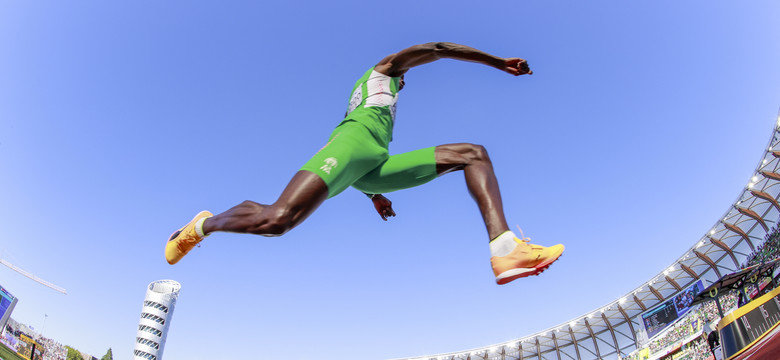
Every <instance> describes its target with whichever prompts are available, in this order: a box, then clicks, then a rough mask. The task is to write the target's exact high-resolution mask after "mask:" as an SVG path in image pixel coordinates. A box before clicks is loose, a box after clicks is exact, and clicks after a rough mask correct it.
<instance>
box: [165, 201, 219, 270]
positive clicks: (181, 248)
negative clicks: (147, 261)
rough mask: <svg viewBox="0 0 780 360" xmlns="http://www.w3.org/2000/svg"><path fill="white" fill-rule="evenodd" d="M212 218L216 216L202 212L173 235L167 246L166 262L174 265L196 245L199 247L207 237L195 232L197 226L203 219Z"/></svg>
mask: <svg viewBox="0 0 780 360" xmlns="http://www.w3.org/2000/svg"><path fill="white" fill-rule="evenodd" d="M212 216H214V214H212V213H210V212H208V211H201V212H199V213H198V215H195V217H194V218H192V220H191V221H190V222H189V223H187V225H184V227H183V228H181V229H179V230H176V231H175V232H174V233H173V234H171V237H170V238H169V239H168V243H166V244H165V260H168V263H169V264H171V265H173V264H175V263H177V262H179V260H181V258H183V257H184V255H187V253H188V252H190V250H192V248H194V247H195V245H198V243H200V242H201V241H202V240H203V239H204V238H205V236H203V237H201V236H200V235H198V233H197V231H195V224H197V223H198V221H200V220H201V219H205V218H210V217H212Z"/></svg>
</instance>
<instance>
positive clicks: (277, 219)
mask: <svg viewBox="0 0 780 360" xmlns="http://www.w3.org/2000/svg"><path fill="white" fill-rule="evenodd" d="M372 139H373V136H372V135H371V133H370V132H369V131H368V129H367V128H366V127H365V126H363V125H361V124H359V123H357V122H345V123H342V124H341V125H340V126H338V127H337V128H336V130H334V131H333V134H331V137H330V140H329V141H328V143H327V144H326V145H325V146H324V147H323V148H322V149H320V151H318V152H317V154H315V155H314V156H313V157H312V158H311V159H309V161H308V162H307V163H306V164H305V165H304V166H303V167H302V168H301V170H300V171H298V173H296V174H295V176H293V178H292V180H290V182H289V184H288V185H287V187H286V188H285V189H284V191H283V192H282V194H281V195H280V196H279V199H278V200H277V201H276V202H274V203H273V204H271V205H264V204H259V203H256V202H254V201H244V202H242V203H240V204H238V205H236V206H234V207H233V208H231V209H229V210H227V211H225V212H223V213H221V214H218V215H216V216H212V214H211V213H210V212H208V211H202V212H200V213H199V214H198V215H196V216H195V218H193V219H192V221H190V222H189V223H188V224H187V225H185V226H184V227H183V228H181V229H179V230H178V231H176V232H174V233H173V235H171V237H170V238H169V240H168V243H167V244H166V247H165V257H166V259H167V260H168V262H169V263H170V264H175V263H176V262H178V261H179V260H180V259H181V258H182V257H184V255H186V254H187V252H189V251H190V250H191V249H192V248H193V247H195V245H197V244H198V243H200V241H201V240H203V238H204V237H206V236H207V235H208V234H210V233H212V232H217V231H225V232H235V233H246V234H256V235H263V236H279V235H282V234H284V233H286V232H287V231H289V230H290V229H292V228H294V227H295V226H297V225H298V224H300V223H301V222H302V221H303V220H304V219H306V218H307V217H308V216H309V215H311V213H312V212H314V210H316V209H317V208H318V207H319V206H320V204H322V202H323V201H325V200H326V199H328V198H329V197H333V196H335V195H337V194H338V193H340V192H341V191H343V190H344V189H346V188H348V187H349V186H350V185H351V184H352V183H353V182H354V181H355V180H356V179H358V178H360V177H361V176H363V175H364V174H365V173H366V172H368V171H370V170H371V169H373V168H375V167H377V166H378V165H379V164H381V163H382V162H384V161H385V159H387V156H388V155H387V149H386V148H384V147H382V146H381V145H379V144H378V143H376V142H372V141H371V140H372Z"/></svg>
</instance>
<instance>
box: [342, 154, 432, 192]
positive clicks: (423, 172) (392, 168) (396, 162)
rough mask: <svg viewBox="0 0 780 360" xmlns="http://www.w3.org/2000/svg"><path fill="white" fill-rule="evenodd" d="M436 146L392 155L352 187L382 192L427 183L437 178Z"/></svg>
mask: <svg viewBox="0 0 780 360" xmlns="http://www.w3.org/2000/svg"><path fill="white" fill-rule="evenodd" d="M435 149H436V148H435V147H429V148H425V149H419V150H415V151H410V152H406V153H402V154H396V155H392V156H390V157H389V158H388V159H387V161H385V162H384V163H383V164H382V165H380V166H379V167H377V168H376V169H373V170H371V171H370V172H368V173H367V174H365V175H363V177H361V178H360V179H358V180H357V181H355V183H353V184H352V187H354V188H356V189H358V190H360V191H362V192H365V193H368V194H382V193H389V192H393V191H396V190H401V189H408V188H411V187H415V186H419V185H422V184H425V183H427V182H429V181H431V180H433V179H435V178H436V176H437V175H438V174H437V172H436V155H435Z"/></svg>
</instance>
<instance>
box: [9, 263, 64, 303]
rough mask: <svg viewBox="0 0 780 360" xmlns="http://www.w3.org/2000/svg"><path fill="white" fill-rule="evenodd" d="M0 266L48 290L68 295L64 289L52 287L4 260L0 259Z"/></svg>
mask: <svg viewBox="0 0 780 360" xmlns="http://www.w3.org/2000/svg"><path fill="white" fill-rule="evenodd" d="M0 264H3V265H5V266H8V267H9V268H10V269H11V270H13V271H16V272H18V273H20V274H22V275H24V276H26V277H28V278H30V279H31V280H33V281H35V282H37V283H39V284H41V285H43V286H46V287H48V288H50V289H52V290H54V291H58V292H61V293H62V294H63V295H68V291H67V290H65V289H63V288H61V287H59V286H57V285H54V284H52V283H50V282H48V281H46V280H43V279H41V278H39V277H37V276H35V275H33V274H30V273H29V272H27V271H24V270H23V269H21V268H19V267H17V266H16V265H14V264H11V263H10V262H8V261H7V260H5V259H2V258H0Z"/></svg>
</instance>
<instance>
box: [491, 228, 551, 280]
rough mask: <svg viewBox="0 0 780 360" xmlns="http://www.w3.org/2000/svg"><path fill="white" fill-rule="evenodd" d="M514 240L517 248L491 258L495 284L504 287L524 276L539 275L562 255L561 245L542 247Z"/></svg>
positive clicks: (524, 240)
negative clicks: (504, 254)
mask: <svg viewBox="0 0 780 360" xmlns="http://www.w3.org/2000/svg"><path fill="white" fill-rule="evenodd" d="M529 240H530V239H522V240H521V239H518V238H515V241H516V242H517V246H516V247H515V248H514V250H512V252H510V253H509V254H507V255H506V256H493V257H491V258H490V263H491V264H492V265H493V273H494V274H495V275H496V283H498V285H504V284H506V283H509V282H510V281H513V280H515V279H519V278H522V277H526V276H532V275H539V274H541V273H542V271H544V270H547V268H548V267H550V265H551V264H552V263H553V262H555V260H558V258H559V257H561V255H562V254H563V249H564V247H563V245H561V244H558V245H554V246H550V247H544V246H539V245H534V244H531V243H529V242H528V241H529Z"/></svg>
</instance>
